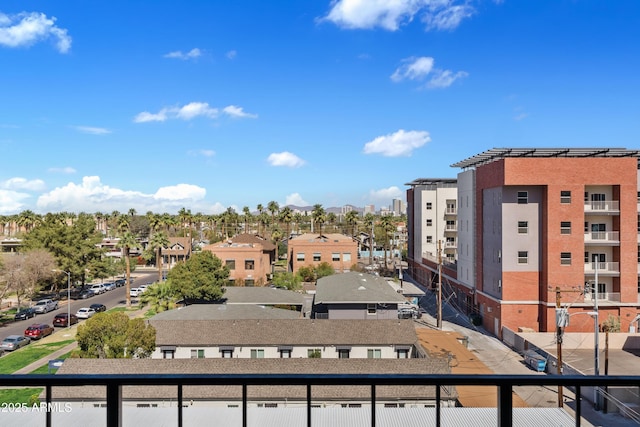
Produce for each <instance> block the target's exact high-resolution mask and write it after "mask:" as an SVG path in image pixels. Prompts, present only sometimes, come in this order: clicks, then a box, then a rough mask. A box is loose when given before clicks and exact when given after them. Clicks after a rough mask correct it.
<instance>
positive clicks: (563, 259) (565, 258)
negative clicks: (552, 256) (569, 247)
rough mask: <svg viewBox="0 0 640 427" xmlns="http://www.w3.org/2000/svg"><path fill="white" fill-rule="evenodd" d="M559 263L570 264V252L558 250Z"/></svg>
mask: <svg viewBox="0 0 640 427" xmlns="http://www.w3.org/2000/svg"><path fill="white" fill-rule="evenodd" d="M560 264H561V265H571V252H560Z"/></svg>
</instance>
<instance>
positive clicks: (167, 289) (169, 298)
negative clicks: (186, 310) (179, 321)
mask: <svg viewBox="0 0 640 427" xmlns="http://www.w3.org/2000/svg"><path fill="white" fill-rule="evenodd" d="M140 304H141V305H143V306H145V305H147V304H149V305H151V309H152V310H153V311H154V312H156V313H160V312H162V311H167V310H171V309H174V308H175V306H176V303H175V289H174V287H173V286H171V284H170V283H169V282H159V283H156V284H155V285H153V286H150V287H149V288H147V291H146V292H145V293H144V294H142V297H141V298H140Z"/></svg>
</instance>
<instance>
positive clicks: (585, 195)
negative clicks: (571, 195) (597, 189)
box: [584, 191, 589, 202]
mask: <svg viewBox="0 0 640 427" xmlns="http://www.w3.org/2000/svg"><path fill="white" fill-rule="evenodd" d="M584 201H585V202H588V201H589V192H588V191H585V192H584Z"/></svg>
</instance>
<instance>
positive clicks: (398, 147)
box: [364, 129, 431, 157]
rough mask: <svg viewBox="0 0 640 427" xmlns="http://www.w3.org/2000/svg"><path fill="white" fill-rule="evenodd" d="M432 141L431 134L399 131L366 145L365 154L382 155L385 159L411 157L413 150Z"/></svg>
mask: <svg viewBox="0 0 640 427" xmlns="http://www.w3.org/2000/svg"><path fill="white" fill-rule="evenodd" d="M430 141H431V137H430V136H429V132H426V131H416V130H411V131H408V132H405V131H404V130H403V129H400V130H399V131H397V132H395V133H392V134H388V135H383V136H379V137H377V138H375V139H374V140H373V141H370V142H367V143H366V144H365V145H364V153H365V154H382V155H383V156H385V157H399V156H406V157H408V156H411V154H412V153H413V150H415V149H416V148H420V147H422V146H423V145H425V144H426V143H428V142H430Z"/></svg>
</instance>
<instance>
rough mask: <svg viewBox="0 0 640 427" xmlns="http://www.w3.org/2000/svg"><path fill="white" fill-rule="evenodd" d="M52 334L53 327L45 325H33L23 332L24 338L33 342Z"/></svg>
mask: <svg viewBox="0 0 640 427" xmlns="http://www.w3.org/2000/svg"><path fill="white" fill-rule="evenodd" d="M52 333H53V327H52V326H51V325H47V324H46V323H34V324H33V325H31V326H29V327H28V328H27V329H25V331H24V336H25V337H29V338H31V339H34V340H39V339H40V338H44V337H46V336H48V335H51V334H52Z"/></svg>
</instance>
